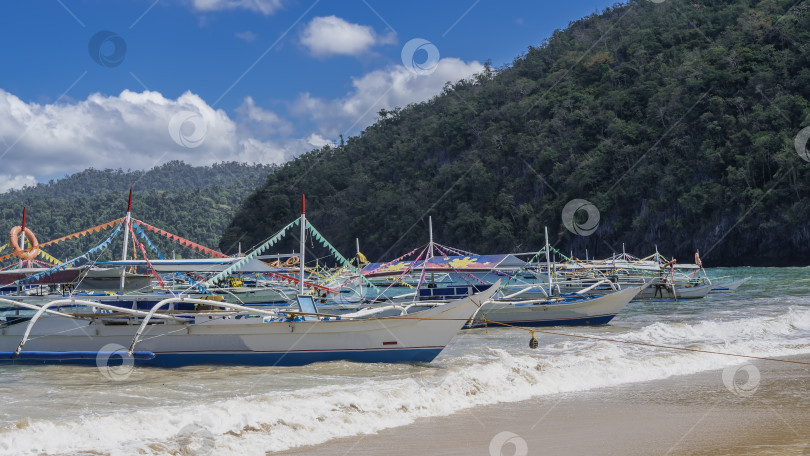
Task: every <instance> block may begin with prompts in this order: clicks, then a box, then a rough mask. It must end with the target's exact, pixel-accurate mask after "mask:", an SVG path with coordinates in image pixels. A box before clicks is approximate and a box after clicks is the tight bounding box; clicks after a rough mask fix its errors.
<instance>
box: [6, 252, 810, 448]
mask: <svg viewBox="0 0 810 456" xmlns="http://www.w3.org/2000/svg"><path fill="white" fill-rule="evenodd" d="M710 275H711V276H713V277H715V280H716V281H718V280H719V281H720V282H724V281H731V280H736V279H739V278H743V277H746V276H753V278H752V279H751V280H750V281H749V282H747V283H746V284H744V285H743V286H742V287H741V288H740V289H739V290H737V291H736V292H735V293H731V294H712V295H710V296H709V297H708V298H706V299H702V300H682V301H672V302H633V303H631V304H630V305H629V306H628V307H627V308H626V309H625V310H624V311H623V312H622V313H621V314H619V315H618V316H617V317H616V318H615V319H614V320H613V321H612V322H611V323H610V324H609V325H606V326H600V327H580V328H549V330H551V331H555V332H559V333H566V334H570V335H579V336H591V337H599V338H609V339H615V340H619V341H627V342H639V343H647V344H655V345H663V346H675V347H687V348H692V349H701V350H710V351H720V352H725V353H737V354H745V355H751V356H761V357H785V356H791V355H799V354H805V353H810V268H729V269H714V270H711V271H710ZM721 276H722V277H725V278H722V279H718V278H719V277H721ZM529 338H530V336H529V333H528V332H527V331H522V330H519V329H509V328H490V329H488V330H486V329H476V330H470V331H462V332H460V333H459V334H458V336H457V337H456V338H455V340H454V341H453V342H452V343H451V344H450V345H449V346H448V347H447V348H446V349H445V350H444V351H443V352H442V354H441V355H440V356H439V357H438V358H437V359H436V360H435V361H434V362H432V363H430V364H419V365H412V364H404V365H402V364H400V365H396V364H358V363H347V362H330V363H319V364H314V365H310V366H304V367H228V366H196V367H185V368H179V369H158V368H134V369H131V370H122V371H120V372H113V373H111V372H104V371H103V370H99V369H97V368H96V367H92V366H91V367H85V366H3V365H0V395H1V396H2V401H0V454H13V455H20V454H53V455H56V454H59V455H62V454H88V453H89V454H112V455H118V454H122V455H123V454H167V453H169V454H195V453H198V454H229V453H238V454H256V455H261V454H265V453H267V452H273V451H281V450H285V449H289V448H294V447H298V446H302V445H311V444H318V443H322V442H327V441H329V440H331V439H335V438H340V437H349V436H355V435H361V434H364V433H373V432H376V431H379V430H381V429H387V428H394V427H397V426H403V425H407V424H409V423H412V422H414V421H415V420H417V419H419V418H424V417H435V416H445V415H449V414H452V413H455V412H458V411H461V410H464V409H466V408H470V407H474V406H477V405H485V404H494V403H498V402H515V401H522V400H527V399H530V398H533V397H538V396H548V395H557V394H563V393H572V392H578V391H588V390H593V389H596V388H605V387H610V386H615V385H631V384H632V383H635V382H643V381H648V380H655V379H662V378H666V377H670V376H675V375H686V374H693V373H697V372H701V371H707V370H713V369H721V368H723V367H726V366H731V365H734V364H740V363H743V362H745V359H743V358H739V357H731V356H723V355H716V354H707V353H700V352H687V351H676V350H668V349H663V348H656V347H649V346H642V345H635V344H623V343H617V342H611V341H605V340H593V339H582V338H576V337H568V336H563V335H550V334H545V333H538V334H537V338H538V340H539V342H540V346H539V348H538V349H536V350H531V349H529Z"/></svg>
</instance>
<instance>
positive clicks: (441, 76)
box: [292, 58, 484, 137]
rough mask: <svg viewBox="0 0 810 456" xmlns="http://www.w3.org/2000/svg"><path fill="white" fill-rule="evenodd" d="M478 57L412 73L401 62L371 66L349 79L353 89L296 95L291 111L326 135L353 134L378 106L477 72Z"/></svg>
mask: <svg viewBox="0 0 810 456" xmlns="http://www.w3.org/2000/svg"><path fill="white" fill-rule="evenodd" d="M483 69H484V66H483V65H482V64H481V63H479V62H478V61H472V62H464V61H462V60H459V59H457V58H444V59H441V60H440V61H439V63H438V65H437V67H436V70H435V71H434V72H433V73H431V74H427V75H419V74H416V73H414V72H412V71H410V70H409V69H407V68H405V67H404V66H402V65H396V66H393V67H390V68H387V69H383V70H375V71H372V72H370V73H367V74H365V75H363V76H361V77H359V78H354V79H353V80H352V86H353V87H354V88H353V90H352V91H351V92H350V93H348V94H347V95H346V96H344V97H341V98H338V99H332V100H327V99H323V98H317V97H313V96H312V95H311V94H309V93H303V94H302V95H301V96H299V98H298V100H297V101H296V103H295V105H294V106H293V107H292V112H294V113H295V114H297V115H300V116H304V117H308V118H310V119H312V120H314V121H315V122H316V123H317V124H318V125H319V127H320V133H321V134H323V135H325V136H327V137H336V136H337V135H338V134H340V133H343V134H346V133H347V132H348V133H349V134H354V133H356V132H357V131H358V130H360V129H362V128H363V127H366V126H368V125H370V124H372V123H373V122H374V121H375V120H376V118H377V113H378V112H379V111H380V110H381V109H391V108H394V107H405V106H407V105H409V104H411V103H417V102H420V101H425V100H428V99H430V98H431V97H433V96H435V95H438V94H439V93H440V92H441V91H442V89H443V88H444V85H445V83H447V82H448V81H453V82H455V81H457V80H459V79H466V78H469V77H470V76H472V75H474V74H476V73H479V72H481V71H482V70H483Z"/></svg>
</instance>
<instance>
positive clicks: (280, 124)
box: [236, 97, 293, 136]
mask: <svg viewBox="0 0 810 456" xmlns="http://www.w3.org/2000/svg"><path fill="white" fill-rule="evenodd" d="M236 113H237V114H238V116H239V118H238V120H239V124H240V125H241V126H242V127H244V128H247V129H248V130H249V131H250V132H251V133H253V134H258V135H261V136H272V135H282V136H287V135H290V134H292V132H293V126H292V124H291V123H290V122H288V121H287V120H285V119H283V118H282V117H281V116H279V115H278V114H276V113H275V112H272V111H269V110H266V109H263V108H261V107H259V106H256V102H255V101H253V97H246V98H245V100H244V101H243V102H242V104H241V105H240V106H239V107H238V108H236Z"/></svg>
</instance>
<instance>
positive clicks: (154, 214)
mask: <svg viewBox="0 0 810 456" xmlns="http://www.w3.org/2000/svg"><path fill="white" fill-rule="evenodd" d="M273 169H274V167H272V166H267V165H246V164H242V163H219V164H215V165H213V166H191V165H188V164H185V163H182V162H178V161H173V162H169V163H166V164H165V165H162V166H158V167H155V168H153V169H151V170H148V171H123V170H120V169H119V170H110V169H107V170H96V169H88V170H85V171H82V172H79V173H76V174H72V175H70V176H66V177H65V178H62V179H59V180H56V181H51V182H49V183H46V184H37V185H36V186H33V187H26V188H23V189H21V190H14V191H10V192H7V193H3V194H0V229H2V230H4V231H3V232H6V233H8V230H10V229H11V227H12V226H14V225H19V224H20V220H21V216H22V209H23V206H27V207H28V219H27V226H28V227H30V228H31V229H32V230H33V231H34V234H35V235H36V236H37V238H38V240H39V241H40V242H42V241H47V240H50V239H54V238H57V237H61V236H65V235H68V234H71V233H75V232H77V231H79V230H82V229H87V228H90V227H93V226H96V225H99V224H101V223H105V222H108V221H111V220H115V219H118V218H120V217H123V216H124V215H125V213H126V210H127V195H128V192H129V187H130V185H132V186H133V188H134V195H133V202H132V215H133V217H135V218H138V219H140V220H143V221H145V222H147V223H149V224H151V225H154V226H157V227H159V228H162V229H165V230H167V231H170V232H172V233H176V234H178V235H180V236H183V237H185V238H187V239H190V240H192V241H195V242H198V243H201V244H203V245H206V246H209V247H216V245H217V243H218V241H219V238H220V236H221V234H222V231H223V230H224V229H225V227H226V226H227V225H228V223H229V222H230V220H231V219H232V217H233V215H234V214H235V213H236V210H237V208H238V206H239V204H240V203H241V201H242V200H244V199H245V198H246V197H247V196H248V195H250V194H251V193H252V192H253V191H254V190H255V189H256V188H257V187H259V186H260V185H261V184H262V183H263V182H264V181H265V180H266V178H267V175H268V174H269V173H271V172H272V171H273ZM108 235H109V232H101V233H95V234H93V235H91V236H88V237H82V238H79V239H76V240H72V241H69V242H63V243H60V244H57V245H54V246H49V247H48V248H47V249H46V250H47V252H48V253H49V254H51V255H54V256H56V257H57V258H61V259H65V258H68V257H73V256H76V255H79V254H81V253H83V252H84V251H86V249H89V248H91V247H93V246H95V245H96V244H98V243H99V242H101V241H102V240H104V239H105V238H106V236H108ZM7 237H8V235H5V237H4V239H3V240H2V241H0V244H3V243H5V242H8V239H7ZM152 238H153V241H154V242H155V243H156V244H158V245H159V247H160V248H162V249H163V250H164V251H165V252H166V254H167V255H168V254H170V253H171V251H172V250H176V251H177V253H178V254H179V255H181V256H192V255H194V252H192V251H191V250H190V249H187V248H184V247H180V246H177V245H174V244H171V243H169V242H168V241H166V240H159V239H157V236H155V235H153V236H152ZM119 245H120V241H119ZM118 248H119V249H120V247H118ZM118 251H119V252H120V250H118ZM2 253H8V251H4V252H2ZM139 253H140V252H139ZM108 255H109V253H108ZM139 256H140V255H139ZM196 256H200V255H199V254H196Z"/></svg>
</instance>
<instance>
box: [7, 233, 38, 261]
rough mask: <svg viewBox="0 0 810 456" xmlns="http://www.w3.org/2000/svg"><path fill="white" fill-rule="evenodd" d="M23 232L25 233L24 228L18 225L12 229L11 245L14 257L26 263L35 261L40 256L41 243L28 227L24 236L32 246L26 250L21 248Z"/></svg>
mask: <svg viewBox="0 0 810 456" xmlns="http://www.w3.org/2000/svg"><path fill="white" fill-rule="evenodd" d="M21 232H23V230H22V227H21V226H19V225H17V226H15V227H14V228H12V229H11V233H10V234H9V236H10V237H11V239H10V240H9V244H11V248H12V249H13V250H14V256H15V257H17V258H19V259H21V260H24V261H30V260H33V259H34V258H36V257H37V255H38V254H39V242H38V241H37V237H36V236H34V232H33V231H31V229H30V228H28V227H26V228H25V231H24V234H25V237H26V239H28V242H29V243H30V244H31V246H30V247H28V248H27V249H24V248H22V247H20V233H21Z"/></svg>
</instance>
